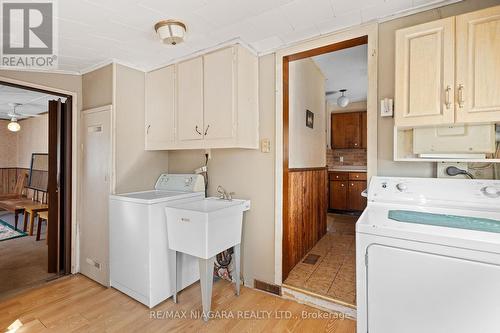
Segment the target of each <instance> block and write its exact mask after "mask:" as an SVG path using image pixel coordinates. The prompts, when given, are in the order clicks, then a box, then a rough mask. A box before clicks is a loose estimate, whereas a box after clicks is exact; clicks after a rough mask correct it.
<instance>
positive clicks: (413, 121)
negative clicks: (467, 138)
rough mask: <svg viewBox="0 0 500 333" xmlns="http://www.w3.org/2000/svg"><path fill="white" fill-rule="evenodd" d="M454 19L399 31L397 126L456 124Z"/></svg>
mask: <svg viewBox="0 0 500 333" xmlns="http://www.w3.org/2000/svg"><path fill="white" fill-rule="evenodd" d="M454 41H455V18H454V17H450V18H446V19H442V20H438V21H433V22H429V23H425V24H421V25H418V26H414V27H410V28H406V29H402V30H398V31H397V32H396V87H395V89H396V94H395V124H396V126H405V127H413V126H423V125H439V124H452V123H453V122H454V103H453V101H454V99H453V96H454V85H455V64H454V58H455V53H454V52H455V46H454V45H455V43H454Z"/></svg>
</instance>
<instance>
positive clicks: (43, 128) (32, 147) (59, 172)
mask: <svg viewBox="0 0 500 333" xmlns="http://www.w3.org/2000/svg"><path fill="white" fill-rule="evenodd" d="M71 106H72V96H70V95H65V94H60V93H56V92H52V91H47V90H43V89H38V88H33V87H28V86H23V85H20V84H17V83H16V84H15V83H12V82H5V81H0V126H1V128H0V135H1V136H2V140H0V141H1V145H0V146H1V147H0V150H1V151H2V154H0V166H1V168H0V173H1V177H0V178H1V179H0V252H2V256H0V271H1V272H2V274H1V275H0V297H3V296H6V295H9V294H12V293H15V292H18V291H20V290H23V289H25V288H28V287H31V286H33V285H36V284H39V283H43V282H45V281H49V280H52V279H54V278H56V277H58V276H60V275H62V274H67V273H70V271H71V208H72V205H71V189H72V184H71V173H72V168H71V161H72V150H71V146H72V143H71V142H72V107H71Z"/></svg>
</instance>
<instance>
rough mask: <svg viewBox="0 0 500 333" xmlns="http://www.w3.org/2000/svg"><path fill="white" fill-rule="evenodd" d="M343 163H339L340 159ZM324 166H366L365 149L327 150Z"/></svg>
mask: <svg viewBox="0 0 500 333" xmlns="http://www.w3.org/2000/svg"><path fill="white" fill-rule="evenodd" d="M341 156H343V157H344V162H343V163H342V162H340V157H341ZM326 164H327V165H328V167H329V168H335V167H342V166H366V149H327V150H326Z"/></svg>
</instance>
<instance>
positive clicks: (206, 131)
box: [205, 125, 210, 135]
mask: <svg viewBox="0 0 500 333" xmlns="http://www.w3.org/2000/svg"><path fill="white" fill-rule="evenodd" d="M209 128H210V125H208V126H207V129H206V130H205V135H207V133H208V129H209Z"/></svg>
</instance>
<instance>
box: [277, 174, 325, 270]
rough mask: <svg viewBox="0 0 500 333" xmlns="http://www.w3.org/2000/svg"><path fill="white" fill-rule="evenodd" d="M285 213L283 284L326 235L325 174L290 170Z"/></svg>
mask: <svg viewBox="0 0 500 333" xmlns="http://www.w3.org/2000/svg"><path fill="white" fill-rule="evenodd" d="M288 173H289V174H288V177H289V182H288V200H287V202H288V209H287V212H288V214H287V216H286V217H285V216H284V218H283V222H284V223H283V250H284V251H283V280H285V279H286V278H287V276H288V274H289V273H290V271H291V270H292V268H293V267H294V266H295V265H296V264H297V263H298V262H299V261H300V260H301V259H302V257H304V255H305V254H306V253H307V252H308V251H309V250H310V249H312V247H313V246H314V245H315V244H316V243H317V242H318V241H319V240H320V239H321V237H323V236H324V235H325V234H326V214H327V210H328V199H327V191H328V190H327V184H328V172H327V169H326V167H325V168H307V169H289V171H288Z"/></svg>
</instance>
